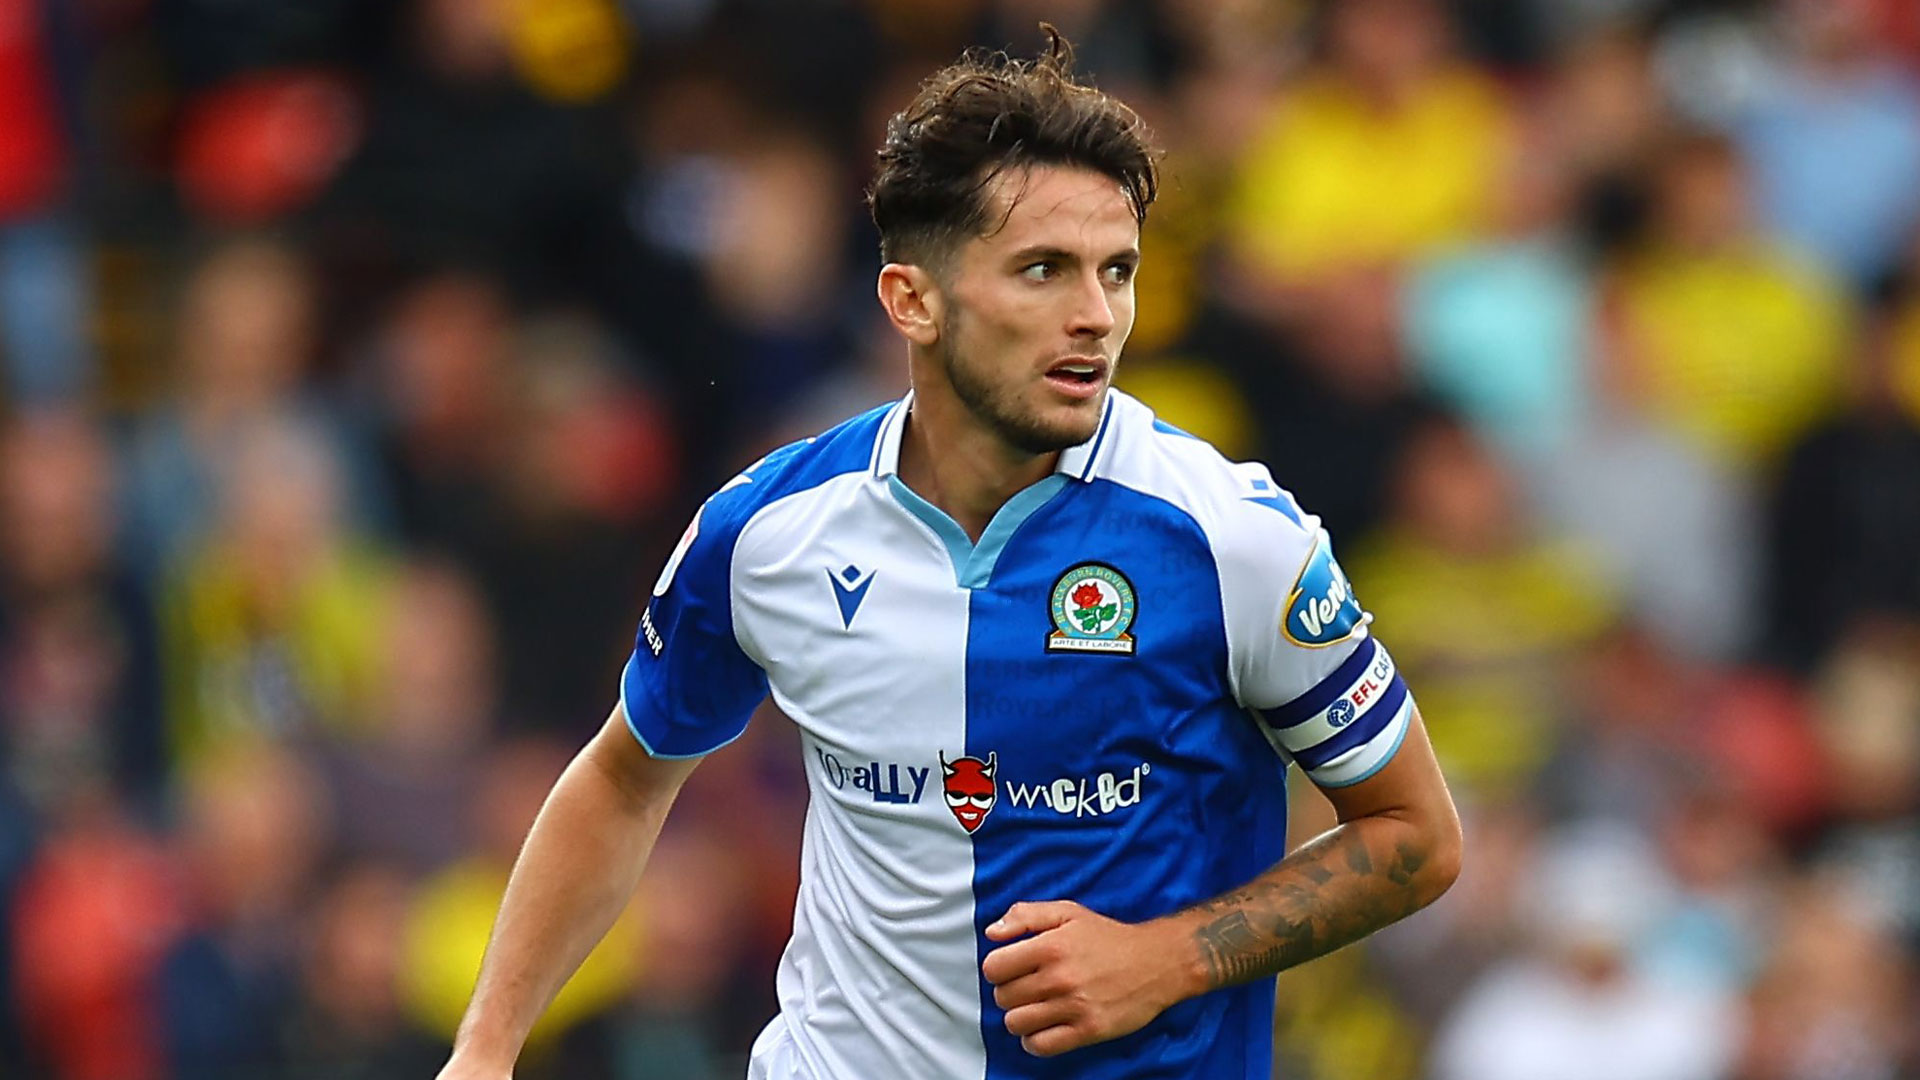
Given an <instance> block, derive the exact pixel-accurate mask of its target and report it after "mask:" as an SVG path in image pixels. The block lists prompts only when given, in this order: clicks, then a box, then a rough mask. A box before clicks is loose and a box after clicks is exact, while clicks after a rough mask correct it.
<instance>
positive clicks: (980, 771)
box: [940, 751, 1000, 833]
mask: <svg viewBox="0 0 1920 1080" xmlns="http://www.w3.org/2000/svg"><path fill="white" fill-rule="evenodd" d="M999 767H1000V755H999V754H998V753H997V752H994V753H989V754H987V760H985V761H981V760H980V759H979V758H977V757H959V758H954V759H953V760H952V761H948V760H947V755H946V752H945V751H942V752H941V754H940V775H941V777H942V780H943V783H944V784H945V785H946V789H947V809H949V810H951V811H953V817H954V820H956V821H958V822H959V823H960V827H961V828H963V829H965V830H967V832H969V833H971V832H973V830H975V829H978V828H979V827H980V823H981V822H983V821H985V820H987V812H988V811H990V810H992V809H993V774H994V771H995V770H996V769H998V768H999Z"/></svg>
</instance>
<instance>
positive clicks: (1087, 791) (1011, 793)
mask: <svg viewBox="0 0 1920 1080" xmlns="http://www.w3.org/2000/svg"><path fill="white" fill-rule="evenodd" d="M1152 771H1153V766H1152V765H1151V764H1150V763H1148V762H1145V761H1143V762H1141V763H1140V764H1138V765H1136V766H1134V767H1133V772H1132V773H1131V774H1129V775H1127V776H1126V777H1125V778H1122V777H1119V776H1115V775H1114V774H1113V773H1110V772H1103V773H1101V774H1100V775H1099V776H1096V777H1094V778H1093V779H1092V780H1091V781H1088V780H1085V779H1081V780H1073V779H1069V778H1067V777H1064V776H1063V777H1061V778H1060V779H1058V780H1055V781H1054V782H1053V783H1051V784H1021V783H1016V782H1015V781H1012V780H1009V781H1007V798H1008V799H1009V800H1011V801H1012V802H1013V805H1015V806H1017V807H1022V808H1026V807H1033V806H1044V807H1046V808H1047V809H1049V810H1051V811H1053V812H1054V813H1056V814H1064V815H1068V816H1071V817H1077V818H1078V817H1099V816H1100V815H1101V814H1111V813H1113V812H1114V811H1115V810H1119V809H1122V808H1124V807H1128V806H1132V805H1134V804H1135V803H1137V802H1139V801H1140V796H1141V792H1142V790H1143V785H1144V783H1145V777H1146V775H1147V774H1148V773H1150V772H1152Z"/></svg>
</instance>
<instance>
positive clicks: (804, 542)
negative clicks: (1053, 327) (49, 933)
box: [621, 391, 1412, 1080]
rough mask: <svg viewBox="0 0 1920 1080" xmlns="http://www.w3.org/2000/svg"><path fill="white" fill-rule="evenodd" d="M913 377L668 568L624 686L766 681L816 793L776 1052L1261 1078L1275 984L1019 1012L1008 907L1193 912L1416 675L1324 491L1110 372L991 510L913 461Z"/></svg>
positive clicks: (805, 1066)
mask: <svg viewBox="0 0 1920 1080" xmlns="http://www.w3.org/2000/svg"><path fill="white" fill-rule="evenodd" d="M911 401H912V399H911V397H909V398H908V399H907V400H905V401H901V402H897V403H895V404H893V405H890V406H886V407H883V408H879V409H876V410H874V411H872V412H869V413H867V414H865V415H863V416H859V417H856V418H855V419H853V420H850V421H848V422H846V423H844V424H842V425H840V426H839V427H837V428H834V429H833V430H832V431H829V432H827V433H826V434H824V435H821V436H819V437H818V438H815V439H810V440H807V441H806V442H803V443H799V444H795V445H793V446H790V447H787V448H785V449H783V450H780V451H777V452H775V453H774V454H772V455H770V456H768V457H767V458H766V459H765V460H763V461H761V462H760V463H759V464H757V465H755V466H754V467H753V468H752V469H749V470H748V471H747V472H746V473H744V474H742V475H741V476H739V477H736V478H735V479H734V480H733V481H731V482H730V483H728V484H727V486H726V487H724V488H722V489H721V490H720V491H719V493H717V494H715V495H714V496H713V497H712V498H711V499H710V500H708V502H707V504H706V505H705V506H704V507H703V508H702V509H701V511H700V513H699V514H698V515H697V516H696V517H695V519H694V522H693V524H692V525H691V526H690V527H689V528H688V530H687V533H686V535H685V537H684V538H683V539H682V540H681V543H680V545H679V547H678V548H677V549H676V550H675V552H674V554H673V557H672V559H671V560H670V561H669V562H668V565H667V568H666V570H665V571H664V572H663V573H662V574H661V576H660V580H659V583H658V585H656V587H655V589H654V595H653V598H652V600H651V602H650V603H649V605H648V608H647V611H646V614H645V616H644V617H643V618H642V620H641V626H640V632H639V634H638V635H637V641H636V647H635V650H634V655H633V658H632V660H630V661H629V662H628V665H627V669H626V672H625V675H624V677H623V680H622V686H621V699H622V702H623V704H624V706H625V711H626V714H627V719H628V722H629V723H630V724H631V725H632V728H633V732H634V734H635V735H636V736H637V737H638V738H639V739H640V741H641V743H642V744H643V745H644V746H645V747H646V749H647V750H648V752H649V753H652V754H654V755H655V756H659V757H687V756H694V755H700V754H705V753H708V752H710V751H712V750H714V749H716V748H718V747H720V746H724V745H725V744H726V743H728V742H730V741H731V740H733V739H735V738H737V737H738V736H739V735H740V734H741V733H742V731H744V730H745V726H746V723H747V718H748V715H749V714H750V713H751V712H752V711H753V710H754V708H755V706H756V705H758V703H759V702H760V700H761V699H762V698H763V697H764V696H765V695H767V694H768V693H769V692H771V694H772V696H773V699H774V701H775V702H776V703H777V704H778V705H779V706H780V708H781V710H782V711H784V712H785V713H786V714H787V715H788V716H790V717H792V718H793V720H794V722H795V723H796V724H797V725H798V726H799V728H800V732H801V741H802V748H803V752H804V754H805V758H806V769H807V778H808V784H809V788H810V792H811V799H810V801H809V805H808V808H807V817H806V826H805V839H804V844H803V848H802V866H801V883H800V895H799V899H798V901H797V904H796V909H795V913H794V931H793V939H792V941H791V943H790V944H789V946H788V948H787V951H786V954H785V956H784V957H783V958H782V960H781V964H780V970H779V976H778V990H779V999H780V1007H781V1013H780V1015H779V1016H778V1017H777V1018H775V1020H774V1021H773V1022H772V1023H771V1024H770V1025H769V1026H768V1028H767V1030H766V1031H765V1032H764V1033H763V1034H762V1035H761V1037H760V1039H759V1041H758V1042H757V1043H756V1045H755V1047H754V1058H753V1065H752V1071H751V1075H752V1076H755V1077H766V1078H769V1080H789V1078H805V1080H879V1078H882V1077H885V1078H895V1077H912V1078H915V1080H944V1078H952V1080H982V1078H986V1080H999V1078H1002V1077H1008V1078H1011V1077H1069V1076H1070V1077H1075V1078H1080V1080H1100V1078H1106V1077H1127V1078H1131V1080H1144V1078H1151V1077H1168V1078H1172V1077H1179V1078H1181V1080H1192V1078H1208V1080H1213V1078H1229V1077H1231V1078H1235V1080H1241V1078H1247V1080H1251V1078H1256V1077H1257V1078H1259V1080H1265V1078H1266V1077H1267V1076H1268V1075H1269V1071H1270V1069H1271V1056H1272V1014H1273V984H1272V982H1271V981H1270V980H1263V981H1261V982H1259V983H1256V984H1253V985H1249V986H1243V987H1238V988H1234V989H1229V990H1222V991H1217V992H1214V993H1210V994H1205V995H1202V996H1201V997H1198V998H1195V999H1192V1000H1189V1001H1186V1002H1183V1003H1181V1004H1179V1005H1176V1006H1174V1007H1173V1008H1172V1009H1169V1010H1168V1011H1167V1012H1166V1013H1164V1014H1162V1015H1161V1016H1160V1017H1159V1018H1158V1019H1156V1020H1155V1021H1153V1022H1152V1023H1151V1024H1149V1025H1147V1026H1146V1027H1145V1028H1143V1029H1141V1030H1140V1031H1138V1032H1136V1033H1134V1034H1132V1035H1129V1036H1126V1037H1124V1038H1121V1039H1117V1040H1114V1041H1112V1042H1107V1043H1102V1044H1099V1045H1096V1046H1092V1047H1088V1048H1085V1049H1082V1050H1077V1051H1074V1052H1072V1053H1069V1054H1065V1055H1062V1056H1060V1057H1057V1058H1050V1059H1043V1058H1038V1057H1034V1056H1031V1055H1029V1054H1028V1053H1026V1051H1024V1050H1022V1049H1021V1047H1020V1043H1019V1040H1018V1039H1016V1038H1014V1037H1013V1036H1012V1035H1010V1034H1008V1033H1007V1030H1006V1028H1005V1026H1004V1024H1003V1014H1002V1012H1001V1010H1000V1009H999V1008H998V1007H996V1006H995V1005H994V1002H993V995H992V987H991V985H990V984H988V983H987V982H986V981H985V979H984V978H983V977H982V976H981V973H980V963H981V960H982V958H983V957H984V956H985V955H986V953H988V952H989V951H991V950H992V949H993V948H994V947H995V944H994V943H992V942H989V941H988V940H987V939H986V937H985V936H984V934H983V933H982V931H983V930H984V928H985V927H986V926H987V925H988V924H989V923H992V922H993V921H994V920H996V919H998V918H999V917H1000V916H1001V915H1002V914H1004V913H1005V912H1006V910H1007V908H1009V907H1010V906H1012V905H1013V904H1014V903H1015V902H1016V901H1020V900H1060V899H1066V900H1075V901H1078V902H1080V903H1082V904H1084V905H1086V906H1087V907H1089V908H1091V909H1093V910H1094V911H1097V912H1100V913H1102V914H1104V915H1108V916H1111V917H1113V918H1116V919H1121V920H1126V921H1142V920H1146V919H1150V918H1154V917H1156V916H1160V915H1165V914H1168V913H1170V912H1173V911H1176V910H1179V909H1181V908H1183V907H1186V906H1188V905H1191V904H1193V903H1195V902H1197V901H1200V900H1204V899H1207V898H1209V897H1213V896H1216V895H1218V894H1220V893H1222V892H1225V891H1227V890H1229V889H1232V888H1234V887H1237V886H1240V885H1243V884H1245V883H1246V882H1247V881H1249V880H1251V879H1252V878H1254V877H1255V876H1257V875H1258V874H1260V873H1261V872H1262V871H1264V870H1266V869H1267V868H1268V867H1270V866H1272V865H1273V864H1274V863H1275V862H1277V861H1279V859H1280V858H1281V857H1282V855H1284V854H1285V836H1286V786H1285V782H1284V781H1285V769H1286V764H1287V762H1288V761H1289V760H1291V761H1293V762H1295V763H1297V764H1299V765H1300V766H1301V767H1302V768H1303V769H1304V770H1305V771H1306V772H1307V774H1308V775H1309V776H1310V777H1312V778H1313V779H1314V781H1315V782H1317V783H1320V784H1323V785H1343V784H1351V783H1355V782H1357V781H1359V780H1361V779H1363V778H1365V777H1367V776H1369V775H1371V774H1372V773H1373V772H1374V771H1375V770H1377V769H1379V768H1380V767H1381V766H1382V765H1383V764H1385V763H1386V761H1387V760H1388V759H1389V758H1390V757H1391V756H1392V755H1393V753H1394V752H1395V750H1396V749H1397V748H1398V747H1399V745H1400V740H1401V738H1402V737H1403V736H1404V735H1405V733H1406V730H1407V726H1408V723H1409V721H1410V715H1411V710H1412V704H1411V701H1410V700H1409V698H1408V696H1407V691H1406V688H1405V686H1404V684H1403V683H1402V682H1401V681H1400V679H1399V677H1398V675H1397V673H1396V672H1395V670H1394V664H1393V660H1392V659H1391V658H1390V657H1389V656H1388V654H1387V652H1386V650H1384V649H1383V648H1381V647H1380V646H1379V645H1378V644H1377V643H1376V642H1375V641H1374V640H1373V638H1372V637H1371V636H1370V634H1369V632H1368V630H1369V628H1368V616H1366V615H1365V614H1364V613H1363V612H1362V611H1361V608H1360V606H1359V604H1358V602H1357V601H1356V600H1355V599H1354V597H1353V592H1352V589H1351V588H1350V587H1349V585H1348V583H1347V580H1346V577H1345V576H1344V575H1343V574H1342V573H1341V571H1340V567H1339V565H1338V564H1337V563H1336V562H1335V561H1334V559H1333V554H1332V552H1331V550H1330V549H1329V546H1328V540H1327V536H1326V533H1325V532H1324V531H1322V530H1321V529H1320V528H1319V523H1318V521H1317V519H1315V518H1313V517H1311V516H1308V515H1306V514H1304V513H1302V512H1301V510H1300V509H1299V508H1298V507H1297V506H1296V505H1295V503H1294V501H1293V499H1292V497H1291V496H1289V495H1288V494H1287V493H1286V492H1284V491H1282V490H1280V489H1279V488H1278V487H1276V486H1275V484H1274V483H1273V480H1272V478H1271V477H1270V476H1269V474H1268V472H1267V470H1266V469H1265V468H1264V467H1262V466H1259V465H1248V464H1236V463H1232V462H1229V461H1227V460H1226V459H1224V458H1222V457H1221V456H1220V455H1219V453H1218V452H1216V451H1215V450H1214V449H1213V448H1212V447H1210V446H1208V445H1207V444H1206V443H1204V442H1201V441H1199V440H1197V439H1194V438H1191V437H1189V436H1186V435H1184V434H1182V433H1180V432H1178V431H1176V430H1174V429H1172V428H1170V427H1167V426H1166V425H1164V424H1160V423H1158V422H1157V421H1156V420H1155V419H1154V417H1153V414H1152V413H1151V412H1150V411H1149V410H1148V409H1147V408H1146V406H1144V405H1142V404H1141V403H1139V402H1138V401H1135V400H1134V399H1132V398H1130V397H1127V396H1126V395H1124V394H1121V393H1119V392H1117V391H1116V392H1110V393H1109V394H1108V396H1107V405H1106V411H1105V414H1104V417H1103V419H1102V421H1101V424H1100V427H1099V431H1098V433H1097V434H1095V435H1094V437H1093V438H1092V439H1090V440H1088V442H1086V443H1085V444H1083V445H1081V446H1078V447H1075V448H1073V449H1071V450H1068V451H1067V452H1065V453H1064V454H1062V455H1061V458H1060V464H1059V468H1058V470H1057V471H1056V472H1055V473H1054V474H1053V475H1051V476H1049V477H1047V478H1046V479H1045V480H1042V481H1041V482H1039V483H1038V484H1035V485H1034V486H1033V487H1030V488H1028V489H1026V490H1025V491H1022V492H1021V493H1020V494H1018V495H1016V496H1015V497H1014V498H1013V499H1012V500H1010V501H1009V502H1008V503H1007V504H1006V506H1005V507H1004V508H1003V509H1002V510H1001V511H1000V512H999V514H998V515H996V516H995V518H994V519H993V521H992V522H991V524H989V526H988V527H987V529H986V531H985V533H984V534H983V535H982V536H981V538H980V542H979V543H977V544H975V543H971V542H970V541H969V540H968V538H967V536H966V534H965V533H964V532H963V531H962V530H961V529H960V528H959V527H958V526H957V525H955V524H954V522H953V521H952V520H951V519H949V518H948V517H947V516H946V515H945V514H943V513H941V512H940V511H939V510H937V509H935V508H934V507H932V506H931V505H929V504H928V503H926V502H925V501H924V500H922V499H921V498H919V497H918V496H917V495H915V494H914V493H913V492H912V491H911V490H909V489H908V488H907V487H906V486H905V485H904V484H902V483H901V482H900V480H899V478H898V477H897V475H896V467H897V463H898V461H899V456H900V442H901V434H902V431H903V430H904V428H905V424H906V419H907V414H908V410H909V408H910V407H911Z"/></svg>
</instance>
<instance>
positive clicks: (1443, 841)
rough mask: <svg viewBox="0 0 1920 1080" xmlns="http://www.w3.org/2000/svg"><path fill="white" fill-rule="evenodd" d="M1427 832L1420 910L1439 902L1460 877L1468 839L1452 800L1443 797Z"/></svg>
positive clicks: (1420, 876) (1420, 891)
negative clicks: (1436, 901)
mask: <svg viewBox="0 0 1920 1080" xmlns="http://www.w3.org/2000/svg"><path fill="white" fill-rule="evenodd" d="M1426 832H1427V836H1426V841H1427V843H1426V849H1427V857H1426V859H1425V862H1424V866H1423V867H1422V870H1423V872H1422V873H1421V874H1420V875H1419V877H1418V881H1419V885H1418V887H1417V891H1418V893H1419V902H1420V906H1421V907H1426V906H1427V905H1428V904H1431V903H1433V902H1434V901H1435V900H1438V899H1440V897H1441V896H1443V895H1445V893H1446V891H1447V890H1448V889H1450V888H1452V887H1453V883H1454V882H1455V881H1457V880H1458V879H1459V877H1460V863H1461V859H1462V858H1463V857H1464V853H1465V849H1466V836H1465V832H1464V830H1462V828H1461V826H1460V814H1459V812H1458V811H1456V810H1455V809H1454V806H1453V800H1452V798H1450V797H1443V800H1442V805H1441V806H1439V807H1437V808H1436V812H1435V813H1434V814H1433V815H1432V817H1431V824H1430V826H1429V827H1428V829H1427V830H1426Z"/></svg>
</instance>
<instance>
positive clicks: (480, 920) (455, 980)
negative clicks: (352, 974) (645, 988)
mask: <svg viewBox="0 0 1920 1080" xmlns="http://www.w3.org/2000/svg"><path fill="white" fill-rule="evenodd" d="M507 874H508V869H507V868H506V867H504V866H496V865H493V864H491V863H489V862H488V861H487V860H485V859H483V858H474V859H469V860H467V861H465V862H461V863H456V864H454V865H453V866H451V867H448V868H447V869H446V870H443V871H441V872H440V873H439V874H437V875H435V876H434V877H433V878H431V879H429V880H428V881H426V882H425V883H424V884H423V885H421V887H420V892H419V895H418V896H417V898H416V899H415V901H414V906H413V910H412V911H411V912H410V913H409V915H408V917H407V926H406V937H405V942H404V945H403V948H404V950H405V954H406V955H405V962H404V963H403V964H402V966H401V971H402V975H401V980H402V985H401V987H400V996H401V1000H402V1002H403V1003H404V1005H405V1007H406V1010H407V1012H408V1014H409V1015H411V1016H412V1017H413V1018H414V1020H415V1021H416V1022H417V1023H419V1024H420V1025H421V1026H422V1027H424V1028H425V1029H426V1030H428V1031H431V1032H433V1033H434V1034H436V1035H439V1036H442V1037H444V1038H445V1039H447V1040H448V1041H449V1042H451V1041H452V1040H453V1035H454V1031H455V1030H456V1029H458V1028H459V1026H460V1018H461V1016H462V1015H464V1014H465V1012H466V1008H467V999H468V998H470V997H472V996H473V984H474V982H475V980H476V979H478V978H479V976H480V959H481V957H482V956H483V955H484V954H485V952H486V949H487V938H488V937H489V936H490V935H491V934H492V933H493V920H494V916H495V915H497V914H498V913H499V911H500V897H501V894H503V893H504V892H505V891H506V888H507ZM640 940H641V935H640V919H639V918H638V917H637V915H636V913H635V911H634V909H632V908H631V907H630V908H628V910H627V911H626V912H625V913H624V914H623V915H622V916H621V917H620V918H619V919H618V920H616V921H615V922H614V924H613V929H611V930H609V931H608V932H607V936H606V937H604V938H602V939H601V941H600V944H599V945H596V946H595V947H594V950H593V951H592V952H590V953H588V954H587V959H586V961H585V962H584V963H582V964H581V965H580V969H579V970H578V971H576V972H574V975H573V977H572V978H571V979H569V980H567V983H566V985H565V986H562V987H561V988H560V993H559V995H558V996H557V997H555V998H554V999H553V1004H552V1005H550V1006H548V1007H547V1011H546V1012H545V1013H543V1014H541V1017H540V1019H539V1020H538V1021H536V1022H535V1023H534V1025H533V1031H532V1033H531V1034H530V1035H528V1037H527V1045H528V1048H529V1049H530V1050H532V1051H533V1052H534V1053H536V1054H537V1053H538V1052H539V1050H540V1048H541V1046H542V1045H544V1044H547V1043H549V1042H550V1041H551V1040H552V1039H554V1038H556V1037H557V1036H559V1035H561V1034H563V1033H565V1032H566V1031H567V1029H569V1028H571V1027H573V1026H574V1025H575V1024H578V1023H579V1022H581V1021H582V1020H585V1019H587V1018H588V1017H591V1016H594V1015H595V1014H597V1013H600V1012H602V1011H604V1010H605V1009H607V1008H610V1007H611V1006H612V1005H613V1004H614V1003H615V1002H617V1001H619V1000H620V998H621V997H622V996H623V995H625V994H626V992H627V990H628V989H629V988H631V987H632V986H633V983H634V979H635V977H636V975H637V974H638V971H639V959H638V958H639V942H640Z"/></svg>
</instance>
